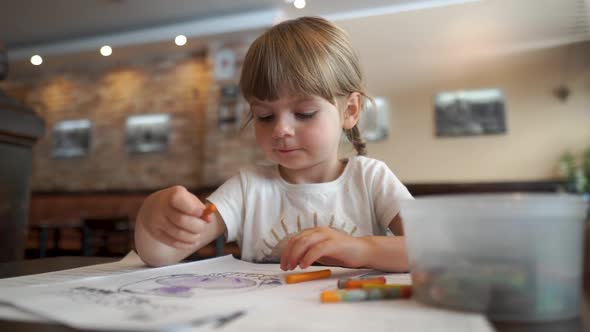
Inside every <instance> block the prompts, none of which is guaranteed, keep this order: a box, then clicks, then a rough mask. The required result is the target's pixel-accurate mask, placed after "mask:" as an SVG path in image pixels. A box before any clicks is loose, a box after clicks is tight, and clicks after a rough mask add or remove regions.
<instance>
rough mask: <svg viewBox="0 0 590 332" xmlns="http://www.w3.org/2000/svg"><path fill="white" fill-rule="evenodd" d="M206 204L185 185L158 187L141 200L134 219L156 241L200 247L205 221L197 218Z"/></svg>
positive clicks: (178, 246) (172, 244)
mask: <svg viewBox="0 0 590 332" xmlns="http://www.w3.org/2000/svg"><path fill="white" fill-rule="evenodd" d="M204 209H205V205H204V204H203V203H202V202H201V201H200V200H199V199H198V198H197V197H196V196H195V195H193V194H191V193H190V192H189V191H188V190H186V188H184V187H182V186H174V187H170V188H167V189H164V190H160V191H157V192H155V193H153V194H151V195H150V196H148V198H147V199H146V200H145V201H144V203H143V204H142V206H141V208H140V209H139V213H138V215H137V222H138V223H139V224H140V225H138V226H139V227H141V228H144V229H145V231H146V232H147V233H149V235H151V237H153V238H154V239H156V240H157V241H159V242H161V243H163V244H165V245H167V246H170V247H173V248H176V249H181V250H191V249H192V250H196V249H198V248H200V247H201V244H202V243H201V242H202V233H203V232H204V231H205V229H206V225H207V221H205V220H203V219H201V218H200V216H201V214H202V213H203V210H204Z"/></svg>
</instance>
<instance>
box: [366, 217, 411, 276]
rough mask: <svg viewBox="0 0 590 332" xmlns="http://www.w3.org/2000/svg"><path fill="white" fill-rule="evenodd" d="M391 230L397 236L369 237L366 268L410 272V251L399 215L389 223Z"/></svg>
mask: <svg viewBox="0 0 590 332" xmlns="http://www.w3.org/2000/svg"><path fill="white" fill-rule="evenodd" d="M389 229H390V230H391V231H392V232H393V234H395V236H367V237H364V238H361V239H364V240H365V241H366V243H367V248H368V249H367V254H366V257H367V262H366V265H365V267H368V268H371V269H375V270H381V271H390V272H408V271H409V263H408V251H407V247H406V239H405V237H404V236H403V235H404V229H403V226H402V218H401V216H400V214H399V213H398V214H397V215H396V216H395V217H394V218H393V220H391V222H390V223H389Z"/></svg>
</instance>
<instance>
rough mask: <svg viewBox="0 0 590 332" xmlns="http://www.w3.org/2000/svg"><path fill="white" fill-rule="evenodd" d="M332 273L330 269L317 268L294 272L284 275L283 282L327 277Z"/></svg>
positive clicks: (289, 282) (292, 282)
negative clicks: (315, 269) (310, 270)
mask: <svg viewBox="0 0 590 332" xmlns="http://www.w3.org/2000/svg"><path fill="white" fill-rule="evenodd" d="M331 275H332V271H331V270H319V271H313V272H303V273H294V274H290V275H288V276H286V277H285V282H286V283H288V284H295V283H298V282H303V281H309V280H316V279H323V278H329V277H330V276H331Z"/></svg>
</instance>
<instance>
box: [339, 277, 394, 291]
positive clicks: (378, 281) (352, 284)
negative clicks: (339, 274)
mask: <svg viewBox="0 0 590 332" xmlns="http://www.w3.org/2000/svg"><path fill="white" fill-rule="evenodd" d="M385 282H386V280H385V277H375V278H370V279H340V280H338V288H340V289H351V288H363V285H383V284H385Z"/></svg>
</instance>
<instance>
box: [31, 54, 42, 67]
mask: <svg viewBox="0 0 590 332" xmlns="http://www.w3.org/2000/svg"><path fill="white" fill-rule="evenodd" d="M31 63H32V64H33V65H35V66H38V65H40V64H42V63H43V58H42V57H41V56H40V55H37V54H35V55H33V56H32V57H31Z"/></svg>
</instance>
